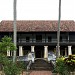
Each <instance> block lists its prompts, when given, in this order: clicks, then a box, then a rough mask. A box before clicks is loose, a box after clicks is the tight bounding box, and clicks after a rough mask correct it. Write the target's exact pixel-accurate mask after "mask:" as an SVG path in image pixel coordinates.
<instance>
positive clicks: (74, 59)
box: [64, 55, 75, 72]
mask: <svg viewBox="0 0 75 75" xmlns="http://www.w3.org/2000/svg"><path fill="white" fill-rule="evenodd" d="M64 61H65V65H67V66H68V70H69V72H71V71H75V56H74V55H69V57H68V58H65V60H64Z"/></svg>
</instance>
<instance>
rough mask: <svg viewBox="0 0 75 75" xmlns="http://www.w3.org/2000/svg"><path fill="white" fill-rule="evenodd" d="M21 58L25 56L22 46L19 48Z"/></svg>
mask: <svg viewBox="0 0 75 75" xmlns="http://www.w3.org/2000/svg"><path fill="white" fill-rule="evenodd" d="M19 56H23V50H22V46H19Z"/></svg>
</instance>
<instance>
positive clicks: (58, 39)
mask: <svg viewBox="0 0 75 75" xmlns="http://www.w3.org/2000/svg"><path fill="white" fill-rule="evenodd" d="M60 18H61V0H59V16H58V30H57V49H56V57H57V58H58V57H59V56H60V48H59V47H60V45H59V42H60Z"/></svg>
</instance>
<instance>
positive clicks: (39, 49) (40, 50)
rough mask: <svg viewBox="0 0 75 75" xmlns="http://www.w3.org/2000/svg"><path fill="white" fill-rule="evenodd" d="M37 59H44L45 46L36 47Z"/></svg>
mask: <svg viewBox="0 0 75 75" xmlns="http://www.w3.org/2000/svg"><path fill="white" fill-rule="evenodd" d="M35 58H44V47H43V46H36V47H35Z"/></svg>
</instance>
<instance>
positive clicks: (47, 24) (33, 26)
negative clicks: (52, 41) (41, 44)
mask: <svg viewBox="0 0 75 75" xmlns="http://www.w3.org/2000/svg"><path fill="white" fill-rule="evenodd" d="M57 28H58V21H56V20H54V21H52V20H20V21H17V31H18V32H43V31H57ZM60 31H62V32H64V31H65V32H70V31H75V22H74V21H73V20H62V21H61V24H60ZM0 32H13V21H10V20H9V21H8V20H5V21H1V25H0Z"/></svg>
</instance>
